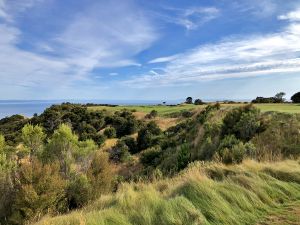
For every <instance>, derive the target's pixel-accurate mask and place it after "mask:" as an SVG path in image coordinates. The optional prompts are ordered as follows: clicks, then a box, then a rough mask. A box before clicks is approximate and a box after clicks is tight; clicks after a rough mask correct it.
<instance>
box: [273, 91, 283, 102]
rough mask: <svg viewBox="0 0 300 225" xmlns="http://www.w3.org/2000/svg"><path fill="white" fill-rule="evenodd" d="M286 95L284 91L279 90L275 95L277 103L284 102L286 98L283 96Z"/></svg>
mask: <svg viewBox="0 0 300 225" xmlns="http://www.w3.org/2000/svg"><path fill="white" fill-rule="evenodd" d="M284 96H285V93H284V92H279V93H277V94H276V95H275V100H276V102H277V103H282V102H284V101H285V99H284V98H283V97H284Z"/></svg>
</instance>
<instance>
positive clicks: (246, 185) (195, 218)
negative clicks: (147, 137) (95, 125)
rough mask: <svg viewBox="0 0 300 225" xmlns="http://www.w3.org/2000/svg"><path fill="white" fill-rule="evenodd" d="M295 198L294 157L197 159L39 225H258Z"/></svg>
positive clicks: (298, 181)
mask: <svg viewBox="0 0 300 225" xmlns="http://www.w3.org/2000/svg"><path fill="white" fill-rule="evenodd" d="M299 199H300V165H299V162H297V161H283V162H279V163H274V164H271V163H270V164H264V163H257V162H254V161H246V162H244V163H243V164H241V165H233V166H224V165H222V164H215V163H206V164H201V163H195V164H192V165H190V166H189V168H187V169H186V170H184V172H182V173H181V174H180V175H178V176H176V177H174V178H172V179H171V178H169V179H164V180H157V181H154V182H153V183H148V184H147V183H133V184H124V185H123V186H122V187H121V188H120V189H119V190H118V191H117V193H115V194H111V195H106V196H102V197H101V198H100V199H99V200H97V201H96V202H94V203H93V204H91V205H89V206H87V207H86V208H84V209H83V210H81V211H76V212H72V213H70V214H67V215H63V216H58V217H54V218H49V217H48V218H44V219H43V220H41V221H40V222H39V223H38V225H46V224H47V225H63V224H64V225H65V224H70V225H73V224H74V225H75V224H82V225H83V224H95V225H96V224H106V225H108V224H149V225H150V224H230V225H233V224H243V225H244V224H256V223H257V222H259V221H261V220H262V218H264V217H267V216H268V215H269V214H271V213H272V212H274V211H276V210H280V209H281V208H282V207H284V205H285V204H289V203H291V202H296V201H297V200H299Z"/></svg>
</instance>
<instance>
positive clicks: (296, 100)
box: [291, 92, 300, 103]
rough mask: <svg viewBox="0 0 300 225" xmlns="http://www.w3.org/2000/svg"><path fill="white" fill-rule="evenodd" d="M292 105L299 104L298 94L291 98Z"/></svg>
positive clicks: (299, 93) (299, 94)
mask: <svg viewBox="0 0 300 225" xmlns="http://www.w3.org/2000/svg"><path fill="white" fill-rule="evenodd" d="M291 100H292V101H293V103H300V92H297V93H296V94H294V95H293V96H292V97H291Z"/></svg>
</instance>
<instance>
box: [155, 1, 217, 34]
mask: <svg viewBox="0 0 300 225" xmlns="http://www.w3.org/2000/svg"><path fill="white" fill-rule="evenodd" d="M166 10H168V11H169V12H172V13H171V14H174V15H173V16H171V15H170V13H168V14H158V13H156V16H157V17H158V18H161V19H163V20H164V21H166V22H168V23H174V24H177V25H180V26H183V27H185V29H186V30H196V29H198V28H199V27H200V26H201V25H203V24H205V23H207V22H209V21H211V20H213V19H215V18H217V17H219V16H220V10H219V9H217V8H215V7H193V8H187V9H178V8H166Z"/></svg>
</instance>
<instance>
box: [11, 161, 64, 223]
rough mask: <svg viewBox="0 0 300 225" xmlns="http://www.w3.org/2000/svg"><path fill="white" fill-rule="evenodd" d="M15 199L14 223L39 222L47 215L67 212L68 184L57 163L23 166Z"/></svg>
mask: <svg viewBox="0 0 300 225" xmlns="http://www.w3.org/2000/svg"><path fill="white" fill-rule="evenodd" d="M16 176H17V177H16V178H15V180H18V182H17V183H15V184H14V185H15V187H14V190H15V196H14V202H13V204H12V215H11V216H10V217H9V221H10V222H11V223H12V224H23V223H24V222H25V221H29V220H36V219H39V218H40V217H41V216H42V215H44V214H46V213H51V212H52V213H54V212H59V211H64V210H65V206H66V203H65V186H66V182H65V181H64V180H63V179H62V177H61V176H60V173H59V166H58V164H53V165H42V164H41V163H40V162H39V161H37V160H33V161H32V164H28V163H23V164H22V165H21V166H20V168H19V169H18V171H17V174H16Z"/></svg>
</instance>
